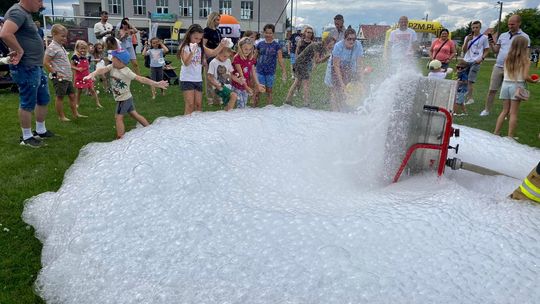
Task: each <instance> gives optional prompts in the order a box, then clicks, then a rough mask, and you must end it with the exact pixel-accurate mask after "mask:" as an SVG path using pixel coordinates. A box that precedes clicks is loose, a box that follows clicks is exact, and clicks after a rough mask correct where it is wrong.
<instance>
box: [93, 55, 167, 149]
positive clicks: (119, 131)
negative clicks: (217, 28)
mask: <svg viewBox="0 0 540 304" xmlns="http://www.w3.org/2000/svg"><path fill="white" fill-rule="evenodd" d="M111 55H112V64H109V65H108V66H106V67H103V68H99V69H97V70H95V71H94V72H92V73H90V74H89V75H88V76H86V77H84V80H89V79H94V77H95V76H96V75H103V74H105V73H109V72H110V73H111V88H112V92H113V96H114V100H115V101H116V102H117V105H116V114H115V120H116V138H118V139H120V138H122V136H124V133H125V126H124V115H125V114H129V115H130V116H131V117H133V118H134V119H135V120H136V121H138V122H139V123H140V124H141V125H143V126H145V127H146V126H148V125H149V123H148V121H147V120H146V118H144V117H143V116H142V115H140V114H139V113H137V111H135V104H134V103H133V95H131V91H130V89H129V86H130V84H131V81H132V80H137V81H138V82H141V83H144V84H147V85H150V86H154V87H158V88H161V89H164V90H166V89H167V87H168V86H169V83H168V82H167V81H165V80H162V81H160V82H156V81H153V80H150V79H148V78H146V77H142V76H139V75H137V74H135V73H133V72H132V71H131V70H130V69H129V68H128V67H127V64H128V63H129V61H130V59H131V57H130V55H129V53H128V52H127V51H125V50H123V49H118V50H114V51H112V52H111Z"/></svg>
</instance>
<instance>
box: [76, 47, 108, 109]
mask: <svg viewBox="0 0 540 304" xmlns="http://www.w3.org/2000/svg"><path fill="white" fill-rule="evenodd" d="M87 56H88V44H86V42H85V41H83V40H77V42H76V43H75V52H74V54H73V56H71V68H72V69H73V70H74V71H75V76H74V78H75V79H74V81H73V83H74V85H75V88H76V89H77V94H76V100H77V106H79V104H80V102H81V93H82V91H83V90H84V89H88V92H90V94H91V95H92V96H93V97H94V99H95V100H96V106H97V107H98V108H103V106H102V105H101V103H100V102H99V97H98V96H97V93H96V90H94V81H93V80H84V79H83V78H84V77H85V76H87V75H88V74H90V71H89V70H90V61H89V60H88V57H87Z"/></svg>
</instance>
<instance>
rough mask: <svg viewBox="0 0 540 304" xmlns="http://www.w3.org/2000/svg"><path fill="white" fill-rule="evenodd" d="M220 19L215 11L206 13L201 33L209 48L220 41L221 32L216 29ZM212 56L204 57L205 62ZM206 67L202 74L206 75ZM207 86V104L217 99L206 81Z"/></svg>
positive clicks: (217, 103)
mask: <svg viewBox="0 0 540 304" xmlns="http://www.w3.org/2000/svg"><path fill="white" fill-rule="evenodd" d="M219 21H220V15H219V13H217V12H212V13H210V15H208V18H207V21H206V27H205V28H204V34H203V45H205V46H206V47H207V48H209V49H215V48H217V47H218V45H219V43H220V42H221V32H220V31H219V29H218V26H219ZM212 59H214V57H208V58H207V59H206V63H207V64H210V61H212ZM206 74H207V69H206V68H205V70H204V76H205V77H207V75H206ZM206 84H207V87H206V88H205V89H206V101H207V103H208V105H213V104H214V99H217V98H219V97H217V96H215V94H214V91H213V90H212V89H208V85H209V82H207V83H206ZM216 105H219V101H217V100H216Z"/></svg>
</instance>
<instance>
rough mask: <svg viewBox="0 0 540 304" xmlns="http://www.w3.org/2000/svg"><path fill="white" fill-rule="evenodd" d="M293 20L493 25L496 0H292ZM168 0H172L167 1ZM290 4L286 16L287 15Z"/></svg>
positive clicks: (539, 2)
mask: <svg viewBox="0 0 540 304" xmlns="http://www.w3.org/2000/svg"><path fill="white" fill-rule="evenodd" d="M51 1H52V0H45V1H44V2H45V6H46V7H47V9H46V11H45V13H49V14H50V13H51V10H50V8H51ZM53 1H54V9H55V13H56V14H59V15H63V14H66V15H73V10H72V6H71V4H72V3H73V0H53ZM293 1H294V9H293V11H294V16H295V18H294V20H295V22H296V24H298V25H303V24H310V25H312V26H314V27H315V29H316V31H317V32H320V31H321V29H322V27H323V26H325V25H327V24H331V23H333V17H334V16H335V15H336V14H342V15H343V16H345V24H346V25H352V26H353V27H354V28H357V27H358V25H360V24H375V23H376V24H389V25H390V24H394V23H396V22H397V20H398V19H399V17H400V16H402V15H406V16H408V17H409V19H423V18H425V17H426V15H427V16H428V19H429V20H436V21H439V22H441V23H442V24H443V25H444V26H446V27H447V28H449V29H450V30H454V29H456V28H459V27H461V26H464V25H466V24H467V23H469V22H470V21H473V20H480V21H482V24H483V25H484V27H489V26H493V25H494V24H495V22H496V21H497V19H498V18H499V5H498V4H497V1H472V0H385V1H382V0H363V1H358V0H340V1H335V0H293ZM171 2H172V1H171ZM503 3H504V4H503V18H504V15H505V14H507V13H510V12H512V11H514V10H516V9H520V8H540V0H519V1H503ZM290 14H291V10H290V6H289V8H288V9H287V16H290Z"/></svg>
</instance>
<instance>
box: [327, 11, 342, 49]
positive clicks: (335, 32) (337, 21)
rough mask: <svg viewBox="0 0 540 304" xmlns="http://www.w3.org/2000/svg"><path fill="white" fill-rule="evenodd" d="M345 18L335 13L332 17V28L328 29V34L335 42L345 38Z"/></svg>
mask: <svg viewBox="0 0 540 304" xmlns="http://www.w3.org/2000/svg"><path fill="white" fill-rule="evenodd" d="M344 24H345V20H343V15H341V14H337V15H336V16H335V17H334V25H335V26H336V27H335V28H334V29H332V30H331V31H330V35H331V36H332V37H334V38H335V39H336V43H338V42H340V41H341V40H343V38H345V25H344Z"/></svg>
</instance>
